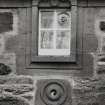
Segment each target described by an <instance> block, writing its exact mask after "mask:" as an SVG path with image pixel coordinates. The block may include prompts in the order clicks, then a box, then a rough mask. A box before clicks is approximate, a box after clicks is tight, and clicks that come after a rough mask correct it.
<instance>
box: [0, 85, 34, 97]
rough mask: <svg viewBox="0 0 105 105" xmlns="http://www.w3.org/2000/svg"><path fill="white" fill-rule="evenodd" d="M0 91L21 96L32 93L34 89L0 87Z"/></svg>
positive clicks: (29, 86)
mask: <svg viewBox="0 0 105 105" xmlns="http://www.w3.org/2000/svg"><path fill="white" fill-rule="evenodd" d="M0 90H1V91H3V92H7V93H11V94H12V95H21V94H25V93H28V92H32V91H33V90H34V87H33V86H32V85H4V86H0Z"/></svg>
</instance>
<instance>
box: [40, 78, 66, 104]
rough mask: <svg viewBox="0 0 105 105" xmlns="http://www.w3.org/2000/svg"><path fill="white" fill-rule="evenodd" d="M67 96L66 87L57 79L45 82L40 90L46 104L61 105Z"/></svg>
mask: <svg viewBox="0 0 105 105" xmlns="http://www.w3.org/2000/svg"><path fill="white" fill-rule="evenodd" d="M67 96H68V94H67V87H66V86H65V84H64V83H63V82H61V81H59V80H52V81H51V80H50V81H48V82H46V83H45V84H44V85H43V87H42V90H41V98H42V100H43V101H44V103H45V104H47V105H61V104H63V103H64V102H65V100H66V98H67Z"/></svg>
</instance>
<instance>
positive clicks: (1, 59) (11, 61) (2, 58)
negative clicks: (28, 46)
mask: <svg viewBox="0 0 105 105" xmlns="http://www.w3.org/2000/svg"><path fill="white" fill-rule="evenodd" d="M0 63H3V64H5V65H8V66H9V67H10V68H11V70H12V72H13V73H16V55H15V53H3V54H1V55H0Z"/></svg>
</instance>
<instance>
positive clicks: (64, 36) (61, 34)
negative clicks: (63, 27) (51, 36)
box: [56, 31, 70, 49]
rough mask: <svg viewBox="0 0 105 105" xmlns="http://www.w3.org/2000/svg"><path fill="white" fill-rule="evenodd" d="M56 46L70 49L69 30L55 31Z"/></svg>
mask: <svg viewBox="0 0 105 105" xmlns="http://www.w3.org/2000/svg"><path fill="white" fill-rule="evenodd" d="M56 48H57V49H70V32H69V31H57V36H56Z"/></svg>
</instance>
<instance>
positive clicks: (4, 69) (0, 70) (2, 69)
mask: <svg viewBox="0 0 105 105" xmlns="http://www.w3.org/2000/svg"><path fill="white" fill-rule="evenodd" d="M11 72H12V70H11V68H10V67H9V66H7V65H5V64H3V63H0V75H8V74H10V73H11Z"/></svg>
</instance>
